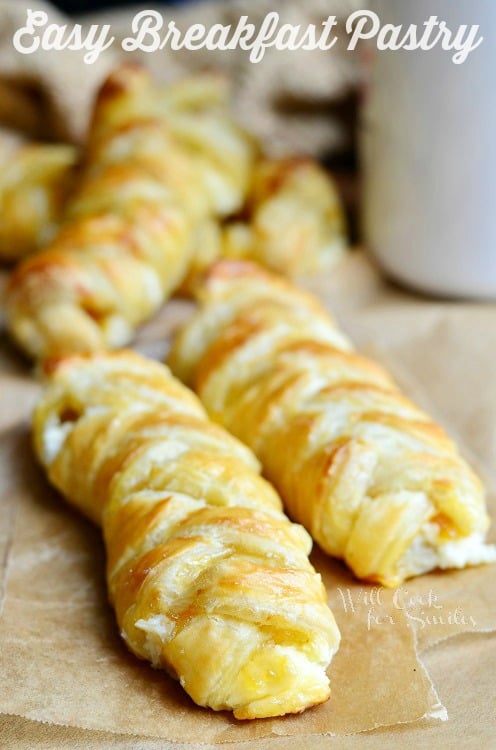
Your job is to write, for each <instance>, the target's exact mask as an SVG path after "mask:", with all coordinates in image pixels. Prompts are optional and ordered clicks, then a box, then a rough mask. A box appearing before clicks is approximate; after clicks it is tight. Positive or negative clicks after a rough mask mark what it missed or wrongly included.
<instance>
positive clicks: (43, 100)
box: [0, 0, 363, 155]
mask: <svg viewBox="0 0 496 750" xmlns="http://www.w3.org/2000/svg"><path fill="white" fill-rule="evenodd" d="M141 7H142V8H143V6H141ZM146 7H150V6H146ZM357 7H363V3H360V2H358V0H306V1H305V3H302V2H301V1H300V0H231V1H229V0H207V1H206V2H200V3H191V4H187V5H185V6H181V7H179V8H177V7H168V8H164V6H160V10H161V12H162V13H163V16H164V20H165V24H164V28H165V26H166V24H167V23H168V22H169V21H170V20H174V21H175V23H176V24H177V26H178V28H179V29H181V30H183V29H185V28H187V27H189V26H190V25H191V24H193V23H203V24H205V25H206V26H207V28H208V27H210V26H211V25H212V24H214V23H222V24H231V23H232V24H236V23H237V21H238V19H239V18H240V17H241V16H242V15H248V16H249V20H250V22H252V23H255V24H256V25H259V24H260V23H261V22H262V21H263V19H264V17H265V15H266V14H267V13H269V12H270V11H274V10H276V11H277V12H278V13H279V14H280V23H291V24H302V27H305V26H307V25H308V24H309V23H315V24H317V25H318V26H320V24H321V23H322V21H324V20H326V19H327V17H328V16H329V15H336V16H337V18H338V21H339V19H341V20H343V19H345V18H346V17H347V15H348V14H349V13H351V12H352V11H353V10H354V9H356V8H357ZM27 8H33V9H43V10H46V11H47V12H48V13H49V18H50V22H53V23H57V24H62V23H68V24H69V26H71V25H72V24H73V23H75V22H79V21H80V22H81V23H83V24H85V25H86V24H89V23H98V24H101V23H110V24H111V25H112V34H113V35H114V36H115V37H116V39H115V42H114V44H113V45H112V47H110V48H109V49H108V50H106V51H105V52H104V53H103V54H102V55H101V56H100V57H99V59H98V60H97V62H95V63H93V64H91V65H87V64H85V63H84V61H83V54H84V53H83V52H79V51H67V50H63V51H43V50H37V51H36V52H34V53H32V54H29V55H22V54H20V53H18V52H17V51H16V50H15V49H14V47H13V45H12V37H13V34H14V32H15V31H16V30H17V29H19V28H20V27H22V26H24V25H25V23H26V10H27ZM137 10H138V8H129V7H127V8H126V9H122V10H118V11H112V12H107V13H104V12H101V13H98V14H96V15H92V16H91V17H89V16H88V17H86V18H84V19H67V18H64V16H63V15H62V14H61V13H59V12H58V11H57V10H55V9H54V8H53V7H51V6H50V5H48V4H46V3H43V2H36V1H34V2H33V0H0V124H3V125H7V126H9V127H14V128H16V127H17V128H20V129H22V130H23V131H24V132H26V133H27V134H28V135H29V136H31V137H39V138H49V139H59V140H60V139H62V140H70V141H81V140H82V139H83V138H84V133H85V130H86V125H87V120H88V113H89V110H90V105H91V101H92V98H93V96H94V93H95V90H96V88H97V86H98V85H99V83H100V82H101V80H102V78H103V77H104V76H105V74H106V73H107V72H108V70H109V69H110V68H111V67H113V66H114V65H116V64H117V62H118V61H119V60H121V59H123V58H124V59H128V60H129V59H130V58H131V57H132V58H133V59H139V60H141V61H143V62H144V63H145V64H147V65H148V66H149V67H150V68H151V69H152V71H153V72H154V74H155V75H156V77H157V79H158V80H164V81H169V80H172V79H175V78H177V77H179V76H182V75H184V74H187V73H188V72H192V71H200V70H205V69H215V70H220V71H222V72H224V73H225V74H226V75H228V76H229V78H230V79H231V81H232V99H233V108H234V112H235V114H236V116H237V118H238V119H239V120H240V121H241V122H242V123H243V124H244V125H245V126H246V127H247V128H248V129H249V130H251V131H253V132H254V133H255V135H257V136H258V137H260V139H261V140H262V141H263V143H264V147H265V148H266V150H267V151H268V152H269V153H271V154H275V155H283V154H288V153H295V152H297V153H310V154H312V155H321V154H324V153H331V152H333V151H336V150H339V149H343V148H346V147H347V146H348V139H349V127H348V126H347V123H346V122H345V120H344V118H343V116H342V115H340V114H338V113H336V105H338V107H337V108H338V110H339V103H340V102H341V101H343V99H345V98H346V97H347V96H349V95H350V94H351V93H352V92H353V91H354V90H355V89H356V85H357V80H358V66H357V56H356V55H354V54H353V53H352V52H349V51H346V49H345V47H346V36H345V34H344V24H342V23H340V26H339V31H340V33H339V42H338V44H336V45H335V46H334V47H333V48H332V49H331V50H329V51H321V50H315V51H302V50H296V51H291V52H289V51H278V50H275V49H273V48H269V49H267V50H266V54H265V57H264V59H263V60H262V61H261V62H259V63H256V64H254V63H251V62H250V61H249V59H248V53H247V52H245V51H243V50H239V49H236V50H232V51H227V52H226V51H216V50H213V51H208V50H197V51H194V52H191V51H188V50H180V51H172V50H171V49H170V48H168V47H166V48H164V49H163V50H161V51H158V52H154V53H143V52H141V53H139V52H137V53H125V52H123V51H122V49H121V45H120V42H121V40H122V39H123V38H124V37H126V36H129V35H130V34H131V21H132V18H133V17H134V15H135V13H136V12H137Z"/></svg>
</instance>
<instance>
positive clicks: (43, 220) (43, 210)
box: [0, 144, 77, 263]
mask: <svg viewBox="0 0 496 750" xmlns="http://www.w3.org/2000/svg"><path fill="white" fill-rule="evenodd" d="M76 161H77V149H76V148H73V147H72V146H66V145H60V144H56V145H55V144H49V145H48V144H46V145H44V144H29V145H23V146H21V147H20V148H17V149H15V150H14V151H13V152H12V153H9V154H2V169H1V171H0V262H8V263H11V262H13V261H17V260H19V259H20V258H23V257H24V256H26V255H30V254H31V253H33V252H34V251H35V250H37V249H39V248H40V247H41V246H42V245H43V244H44V243H46V242H47V241H48V240H49V239H51V236H52V235H53V234H54V233H55V228H56V226H57V224H58V222H59V220H60V217H61V215H62V210H63V205H64V202H65V200H66V197H67V195H68V193H69V191H70V188H71V186H72V182H73V180H74V166H75V164H76Z"/></svg>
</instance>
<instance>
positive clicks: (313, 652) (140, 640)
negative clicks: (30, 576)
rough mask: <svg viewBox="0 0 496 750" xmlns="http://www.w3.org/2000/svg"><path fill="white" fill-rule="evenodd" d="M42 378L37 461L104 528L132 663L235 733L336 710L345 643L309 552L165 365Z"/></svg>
mask: <svg viewBox="0 0 496 750" xmlns="http://www.w3.org/2000/svg"><path fill="white" fill-rule="evenodd" d="M46 367H48V368H49V369H51V370H52V373H51V378H50V383H49V385H48V388H47V389H46V390H45V393H44V394H43V396H42V398H41V400H40V401H39V403H38V406H37V408H36V411H35V416H34V441H35V448H36V452H37V455H38V457H39V459H40V461H41V463H42V464H43V466H44V467H45V469H46V471H47V473H48V476H49V478H50V481H51V482H52V483H53V484H54V485H55V486H56V487H57V488H58V489H59V490H60V491H61V492H62V493H63V494H64V495H65V496H66V497H67V499H68V500H69V501H70V502H71V503H73V504H74V505H75V506H76V507H77V508H79V509H80V510H82V511H83V512H84V513H85V514H86V515H87V516H89V517H90V518H91V519H93V520H94V521H96V522H97V523H101V525H102V527H103V534H104V538H105V544H106V550H107V560H108V564H107V578H108V587H109V592H110V598H111V601H112V603H113V606H114V608H115V611H116V615H117V620H118V623H119V627H120V629H121V632H122V636H123V638H124V639H125V641H126V643H127V645H128V646H129V648H130V649H131V650H132V651H133V652H134V653H135V654H136V655H137V656H138V657H140V658H142V659H146V660H149V661H151V663H152V664H153V665H154V666H155V667H163V668H164V669H166V670H167V671H168V672H169V673H170V674H171V675H172V676H173V677H175V678H177V679H179V680H180V682H181V685H182V686H183V687H184V689H185V690H186V691H187V692H188V693H189V695H190V696H191V697H192V698H193V700H195V701H196V702H197V703H198V704H200V705H202V706H209V707H211V708H214V709H216V710H221V709H231V710H233V711H234V715H235V716H236V717H237V718H239V719H251V718H257V717H266V716H277V715H282V714H285V713H293V712H299V711H302V710H304V709H305V708H306V707H307V706H310V705H313V704H315V703H320V702H322V701H324V700H326V699H327V697H328V695H329V680H328V678H327V675H326V672H325V670H326V667H327V665H328V663H329V661H330V660H331V658H332V656H333V654H334V652H335V651H336V649H337V647H338V644H339V633H338V630H337V627H336V624H335V622H334V618H333V616H332V613H331V611H330V610H329V609H328V607H327V604H326V595H325V591H324V588H323V585H322V582H321V579H320V576H319V575H317V574H316V573H315V571H314V570H313V568H312V567H311V565H310V563H309V561H308V557H307V555H308V554H309V551H310V547H311V540H310V538H309V536H308V534H307V533H306V532H305V530H304V529H303V528H302V527H301V526H297V525H295V524H292V523H290V521H288V519H287V518H286V517H285V516H284V515H283V513H282V510H281V503H280V500H279V498H278V496H277V494H276V493H275V491H274V490H273V489H272V487H271V486H270V485H269V484H268V483H267V482H266V481H265V480H264V479H262V478H261V477H260V476H259V473H258V472H259V465H258V462H257V460H256V459H255V457H254V455H253V454H252V453H251V451H250V450H249V449H248V448H246V447H245V446H243V445H242V444H241V443H239V442H238V441H237V440H236V439H235V438H233V437H232V436H231V435H229V434H228V433H227V432H225V431H224V430H223V429H222V428H221V427H219V426H217V425H215V424H214V423H213V422H210V421H208V419H207V417H206V414H205V412H204V410H203V408H202V406H201V404H200V402H199V401H198V400H197V398H196V397H195V396H194V395H193V394H192V393H190V392H189V391H188V390H187V389H186V388H185V387H184V386H182V385H181V384H180V383H179V382H178V381H176V380H175V379H174V378H172V377H171V375H170V373H169V371H168V369H167V368H166V367H165V366H164V365H161V364H159V363H157V362H152V361H149V360H146V359H144V358H143V357H141V356H139V355H137V354H134V353H132V352H126V351H123V352H119V353H113V354H100V355H98V354H96V355H87V356H85V357H83V356H72V357H69V358H66V359H65V360H64V359H63V360H61V361H59V362H58V363H56V364H53V363H52V364H50V363H49V362H47V363H46Z"/></svg>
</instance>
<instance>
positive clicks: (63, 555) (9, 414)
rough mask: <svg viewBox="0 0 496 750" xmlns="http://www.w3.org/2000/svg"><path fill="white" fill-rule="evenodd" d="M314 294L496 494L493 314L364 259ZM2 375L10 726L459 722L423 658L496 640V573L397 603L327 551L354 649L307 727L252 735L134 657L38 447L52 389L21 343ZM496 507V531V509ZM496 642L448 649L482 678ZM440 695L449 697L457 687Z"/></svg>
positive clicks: (155, 340) (351, 728)
mask: <svg viewBox="0 0 496 750" xmlns="http://www.w3.org/2000/svg"><path fill="white" fill-rule="evenodd" d="M310 286H311V287H312V288H313V290H314V291H315V292H316V293H318V294H319V295H320V296H321V297H322V298H324V299H325V301H326V302H327V303H328V304H329V305H330V306H331V307H332V309H334V311H335V312H336V314H337V316H338V318H339V319H340V322H341V324H342V325H343V327H344V328H345V329H346V330H347V331H348V332H349V333H351V334H352V335H353V336H354V338H355V340H356V341H357V343H359V344H361V348H362V349H363V350H366V351H369V353H370V352H373V353H374V356H376V357H378V358H379V359H382V360H383V362H384V363H385V364H387V366H389V367H390V369H392V371H393V373H394V374H395V376H396V377H397V379H398V380H399V381H400V382H401V383H402V385H403V386H404V387H405V390H407V392H408V393H409V395H410V396H412V397H413V398H415V399H416V400H417V401H418V402H420V403H421V404H422V405H423V406H424V407H425V408H428V409H429V410H430V411H431V413H433V414H434V416H436V417H437V418H438V419H439V421H440V422H442V423H443V424H444V425H445V426H446V427H447V428H448V429H449V431H450V432H451V433H452V434H453V433H455V436H456V437H457V439H458V440H459V442H460V443H461V447H462V450H463V452H464V453H465V454H466V455H469V458H471V459H473V460H474V461H475V462H476V463H477V465H478V468H479V469H480V470H482V472H483V473H484V474H485V475H486V480H487V481H488V484H489V487H490V489H491V487H492V483H493V482H494V473H493V470H492V469H491V462H492V461H493V459H494V454H495V453H496V439H495V434H494V429H495V427H494V425H496V393H493V389H492V387H491V385H492V382H494V377H493V376H494V375H496V357H495V358H494V362H493V360H492V356H491V354H492V351H494V346H492V344H494V343H496V342H495V341H494V339H496V327H495V326H494V317H495V316H496V310H495V308H494V307H492V306H489V305H485V306H483V305H461V304H447V303H444V304H442V303H433V302H431V301H427V300H423V299H421V298H418V297H415V296H413V295H410V294H408V293H406V292H401V291H399V290H397V289H396V288H394V287H391V286H389V285H387V284H385V283H384V282H381V281H380V280H379V277H378V275H377V273H376V272H375V270H374V269H373V266H371V264H370V263H369V262H368V261H366V260H365V259H364V257H363V256H362V255H361V254H358V253H354V254H353V255H352V256H350V258H349V259H348V260H346V261H344V262H343V264H342V265H341V266H340V267H339V268H338V269H336V271H335V273H334V275H333V276H332V278H330V279H328V280H326V281H325V282H324V281H323V280H318V281H317V280H314V281H313V282H312V283H310ZM0 295H1V284H0ZM189 310H190V306H189V304H188V303H184V302H173V303H172V304H170V305H169V306H168V307H167V308H166V309H165V310H164V311H163V312H162V313H161V315H160V316H159V317H158V318H156V319H155V320H154V321H152V322H151V323H150V324H149V325H148V326H146V327H145V329H143V331H142V332H141V333H140V336H139V337H138V340H137V343H136V346H137V348H139V349H140V350H141V351H143V352H145V353H147V354H149V355H151V356H156V357H162V356H163V355H164V354H165V352H166V350H167V337H168V335H169V333H170V331H171V329H172V328H173V327H174V326H175V324H176V322H177V321H179V320H181V319H183V318H185V317H187V315H188V314H189ZM463 321H465V322H463ZM467 321H468V322H467ZM493 329H494V330H493ZM440 331H441V333H442V335H441V336H439V332H440ZM479 336H482V337H485V344H484V346H481V345H480V342H479ZM486 347H487V348H486ZM491 350H492V351H491ZM475 370H476V371H477V374H475V372H474V371H475ZM0 372H1V374H0V457H1V459H0V460H2V462H3V463H2V464H1V467H0V523H1V534H0V565H1V566H2V567H1V568H0V574H1V575H0V584H2V582H3V586H2V587H3V590H4V592H5V595H4V598H3V609H2V613H1V617H0V680H1V686H2V688H1V691H0V712H4V713H6V714H16V715H18V716H20V717H24V718H25V719H32V720H37V721H43V722H52V723H54V724H62V725H68V726H72V727H77V728H80V729H81V730H98V731H99V732H100V731H104V732H105V731H106V732H117V733H122V734H125V733H127V734H134V735H139V736H141V737H146V736H153V737H160V738H163V740H165V741H170V742H173V743H175V742H180V743H192V744H193V745H194V744H200V743H207V744H217V743H219V742H232V741H239V742H241V743H242V744H245V743H246V742H248V743H249V742H252V743H255V741H256V740H259V739H262V738H264V737H268V736H269V735H271V736H272V737H273V738H274V742H276V739H275V738H276V736H277V735H280V736H281V735H282V736H286V737H287V741H288V742H289V738H290V737H292V738H293V739H294V742H296V743H297V745H294V746H295V747H296V746H300V745H299V743H298V737H299V738H300V739H301V743H302V744H301V747H310V744H307V742H308V743H310V738H311V737H312V736H313V737H315V736H317V735H329V734H337V735H344V734H351V733H354V732H360V731H365V730H371V729H374V728H376V727H391V726H393V725H395V724H400V723H401V724H402V723H407V722H420V726H423V727H424V729H425V731H426V732H429V731H431V727H432V725H433V721H432V719H429V718H428V717H438V718H445V712H444V709H443V707H442V705H441V703H440V700H439V698H438V696H437V693H436V690H435V688H434V687H433V686H432V684H431V681H430V679H429V676H428V674H427V672H426V670H425V669H424V666H423V663H422V661H421V660H420V659H419V658H418V656H417V652H416V646H417V649H418V650H425V649H426V648H427V647H429V646H433V645H434V644H436V643H439V642H440V641H443V640H446V639H447V638H449V636H453V635H457V634H458V635H459V634H460V633H463V632H467V631H473V632H479V631H491V630H494V629H495V624H496V612H495V607H494V599H495V593H496V588H495V584H494V573H495V569H494V566H487V567H481V568H476V569H472V570H469V571H460V572H450V573H442V574H441V573H438V574H431V575H429V576H424V577H423V578H421V579H417V580H416V581H410V582H408V584H406V585H405V586H404V587H402V590H401V591H400V592H399V593H398V592H390V591H386V590H384V589H379V588H377V587H375V588H374V587H369V586H365V585H362V584H360V583H358V582H356V581H354V580H353V578H352V577H351V576H350V575H349V573H348V572H347V571H346V570H345V568H344V567H342V566H341V565H340V564H339V563H337V562H334V561H331V560H329V559H327V558H326V557H325V556H324V555H323V554H322V553H321V552H320V551H319V550H318V549H316V550H315V551H314V553H313V562H314V565H315V566H316V568H317V569H318V570H319V571H320V572H321V573H322V575H323V578H324V582H325V584H326V586H327V588H328V591H329V599H330V603H331V606H332V607H333V610H334V613H335V615H336V619H337V621H338V624H339V626H340V629H341V632H342V636H343V642H342V646H341V649H340V651H339V652H338V654H337V656H336V657H335V659H334V660H333V662H332V665H331V668H330V676H331V680H332V685H333V695H332V698H331V700H330V701H329V702H328V703H326V704H325V705H324V706H320V707H316V708H314V709H311V710H309V711H307V712H305V713H304V714H303V715H300V716H296V717H288V718H285V719H278V720H263V721H255V722H250V723H240V722H236V721H234V720H233V719H232V718H231V717H230V715H228V714H224V713H221V714H215V713H213V712H210V711H206V710H203V709H200V708H197V707H196V706H194V705H193V704H192V702H191V701H190V700H189V698H188V697H187V696H186V695H185V694H184V693H183V691H182V690H181V688H180V687H179V686H177V685H176V684H175V683H174V682H173V681H172V680H170V679H169V678H168V677H167V676H166V675H165V674H163V673H161V672H156V671H154V670H152V669H151V668H150V667H148V666H147V665H146V664H144V663H140V662H138V661H137V660H136V659H135V658H134V657H133V656H132V655H131V654H129V653H128V652H127V651H126V649H125V647H124V645H123V644H122V643H121V641H120V639H119V637H118V635H117V632H116V627H115V625H114V620H113V613H112V612H111V610H110V608H109V606H108V604H107V601H106V594H105V586H104V577H103V568H104V553H103V549H102V545H101V542H100V537H99V532H98V530H96V529H95V528H94V527H92V526H91V525H90V524H89V523H88V522H86V521H85V520H83V519H82V518H80V517H79V516H78V515H77V514H76V513H75V512H73V511H72V510H70V509H69V508H68V507H66V506H65V504H64V503H63V502H62V501H61V499H60V498H59V497H58V496H57V494H56V493H55V492H53V491H52V490H50V489H49V487H48V486H47V484H46V482H45V480H44V478H43V477H42V475H41V472H40V471H39V470H38V469H37V467H36V465H35V462H34V460H33V456H32V453H31V450H30V445H29V435H28V432H29V414H30V412H31V409H32V405H33V403H34V401H35V399H36V396H37V393H38V386H37V384H36V382H35V381H34V380H33V379H32V378H31V376H30V372H29V366H28V365H27V364H26V363H25V362H23V360H22V359H21V358H20V357H19V356H18V355H16V354H15V352H14V351H13V349H12V348H11V347H10V346H9V345H8V343H5V344H3V345H2V347H1V348H0ZM486 378H487V381H486V384H485V386H484V383H483V381H484V380H485V379H486ZM443 382H444V387H443V385H442V384H443ZM471 382H473V383H474V388H473V389H470V388H468V387H467V383H469V384H470V383H471ZM434 383H435V384H436V387H431V386H432V385H433V384H434ZM447 383H449V385H450V387H449V388H448V387H447ZM476 383H477V386H476V387H475V384H476ZM452 384H453V385H452ZM462 393H463V394H464V398H463V404H462V405H461V408H458V403H457V401H456V400H452V397H453V395H455V396H456V398H457V399H458V401H460V400H461V395H460V394H462ZM480 431H482V434H483V435H485V436H486V440H484V441H481V439H480ZM490 507H492V514H493V516H496V508H495V507H494V495H493V494H491V495H490ZM457 610H458V611H459V612H461V614H458V617H455V615H454V613H455V611H457ZM485 637H487V638H490V636H483V635H479V636H478V638H475V641H473V636H470V637H469V636H468V635H466V636H465V639H469V638H472V640H470V639H469V640H466V641H464V640H463V638H462V639H461V640H460V638H454V639H453V640H452V641H449V642H450V643H454V644H455V646H456V648H457V650H456V653H457V655H458V657H460V655H461V654H462V653H465V654H466V655H465V658H464V659H462V664H464V663H472V662H473V659H474V654H475V649H476V648H478V647H476V646H474V645H473V643H478V642H480V639H483V638H485ZM492 642H493V643H494V641H492ZM457 644H459V646H458V645H457ZM436 648H446V646H444V645H443V644H441V646H437V647H436ZM429 653H430V652H429ZM426 658H428V656H426ZM467 660H468V661H467ZM483 666H484V665H481V669H482V668H483ZM438 687H439V688H440V692H441V698H442V688H443V685H442V684H441V685H439V686H438ZM18 721H21V720H20V719H19V720H18ZM439 723H440V722H438V721H435V722H434V724H436V725H437V724H439ZM448 724H449V722H448ZM443 726H444V723H443ZM71 731H72V730H71ZM89 734H91V732H90V733H89ZM341 741H342V740H340V743H341ZM95 742H96V744H95V746H98V742H97V741H95ZM256 744H258V742H257V743H256ZM262 744H263V743H262ZM136 746H137V745H136ZM164 746H165V745H164ZM274 746H275V745H274ZM341 746H342V745H341V744H340V747H341ZM288 747H289V745H288ZM291 747H293V744H291Z"/></svg>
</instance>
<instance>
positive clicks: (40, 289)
mask: <svg viewBox="0 0 496 750" xmlns="http://www.w3.org/2000/svg"><path fill="white" fill-rule="evenodd" d="M183 85H184V88H185V89H186V91H185V92H183V96H182V98H181V97H180V96H179V93H178V92H177V90H176V89H173V90H172V92H171V93H170V95H169V94H168V92H167V90H166V89H164V90H161V89H158V88H157V87H155V86H153V84H152V81H151V80H150V77H149V74H148V73H147V72H146V71H145V70H144V69H142V68H139V67H134V66H123V67H122V68H119V69H118V70H117V71H115V72H114V73H113V74H111V76H110V77H109V78H108V79H107V81H106V82H105V83H104V85H103V87H102V89H101V91H100V93H99V96H98V98H97V101H96V105H95V110H94V115H93V122H92V125H91V129H90V134H89V143H88V147H87V149H86V153H85V156H84V158H83V164H82V170H81V175H80V179H79V181H78V187H77V189H76V190H75V192H74V194H73V195H72V197H71V200H70V201H68V203H67V206H66V211H65V215H64V223H63V226H62V227H61V229H60V231H59V233H58V234H57V235H56V237H55V238H54V239H53V241H52V242H51V243H50V244H49V245H48V247H46V249H45V250H43V251H42V252H40V253H38V254H37V255H36V256H34V257H32V258H28V259H27V260H26V261H25V262H24V263H21V264H20V266H19V267H18V268H17V269H16V270H15V272H14V273H13V275H12V278H11V282H10V285H9V288H8V292H7V305H6V314H7V324H8V328H9V330H10V333H11V334H12V336H13V337H14V339H15V340H16V341H17V342H18V343H19V345H20V346H21V347H22V348H23V349H24V350H25V351H26V353H28V354H29V355H30V356H32V357H34V358H39V359H43V358H44V357H50V356H60V355H63V354H64V353H71V352H78V351H81V352H83V351H95V350H101V349H108V348H110V349H111V348H118V347H120V346H123V345H124V344H126V343H127V342H128V341H129V340H130V339H131V338H132V336H133V334H134V331H135V329H136V327H137V326H139V324H140V323H142V322H143V321H145V320H146V319H147V318H149V317H150V316H151V315H153V313H154V312H156V311H157V310H158V308H159V307H160V306H161V305H162V303H163V302H164V300H165V299H166V298H167V297H168V296H169V295H170V294H171V293H172V292H173V291H174V290H175V289H177V288H178V286H179V285H180V284H181V282H182V281H183V280H184V279H185V276H186V273H187V271H188V270H189V268H190V266H191V263H192V261H193V258H194V256H195V254H196V253H197V252H198V242H199V237H200V238H201V233H202V231H203V228H204V225H205V223H208V222H209V221H211V220H212V217H213V216H217V215H223V214H224V212H229V211H233V210H236V209H237V208H238V207H239V206H240V205H241V203H242V202H243V200H244V195H245V193H246V187H247V182H248V177H249V172H250V169H251V163H252V159H253V156H254V147H253V144H252V143H251V141H250V140H249V139H248V138H247V136H246V135H245V134H244V133H243V132H242V131H241V130H240V129H237V128H236V127H235V126H234V124H231V123H230V121H229V120H228V118H227V116H226V115H225V114H223V113H222V112H220V111H218V101H217V99H216V98H215V96H214V94H213V89H214V84H213V83H212V84H211V86H210V89H209V88H208V87H207V93H208V92H210V93H209V96H210V98H209V97H208V96H206V95H204V97H203V98H201V97H200V96H199V94H198V92H197V89H198V84H196V88H195V85H194V84H187V83H184V84H183ZM188 92H189V93H188ZM195 92H196V94H195ZM220 96H221V95H220V94H219V96H218V98H219V99H220ZM210 100H212V105H211V108H210V104H209V102H210ZM188 107H189V109H188Z"/></svg>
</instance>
